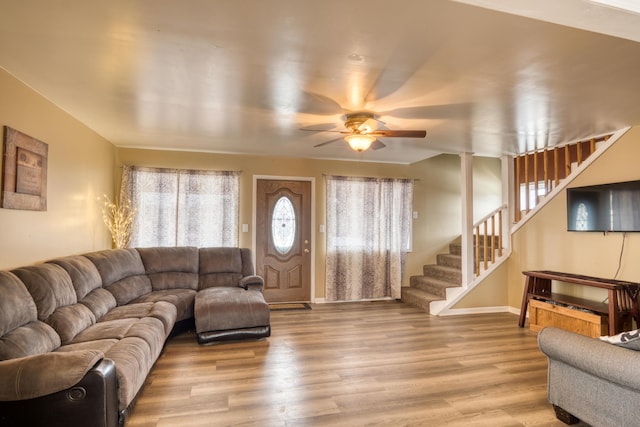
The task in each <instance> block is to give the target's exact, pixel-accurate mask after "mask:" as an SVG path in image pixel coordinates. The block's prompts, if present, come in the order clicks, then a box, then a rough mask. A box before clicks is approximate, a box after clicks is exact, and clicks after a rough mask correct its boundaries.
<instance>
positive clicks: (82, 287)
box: [49, 255, 116, 320]
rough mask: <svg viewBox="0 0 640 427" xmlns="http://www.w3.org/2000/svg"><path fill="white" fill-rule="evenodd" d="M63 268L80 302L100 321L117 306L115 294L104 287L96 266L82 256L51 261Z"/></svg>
mask: <svg viewBox="0 0 640 427" xmlns="http://www.w3.org/2000/svg"><path fill="white" fill-rule="evenodd" d="M49 262H50V263H52V264H57V265H59V266H60V267H62V268H63V269H64V270H65V271H66V272H67V273H68V274H69V277H71V283H72V284H73V287H74V289H75V290H76V296H77V298H78V302H79V303H81V304H84V305H86V306H87V307H89V310H91V311H92V312H93V314H94V316H95V318H96V320H100V319H101V318H102V317H103V316H104V315H105V314H107V313H108V312H109V311H110V310H111V309H113V308H114V307H115V306H116V299H115V297H114V296H113V294H112V293H111V292H109V291H107V290H106V289H104V288H103V287H102V278H101V277H100V273H99V272H98V269H97V268H96V266H95V264H94V263H92V262H91V261H89V259H88V258H86V257H84V256H82V255H73V256H69V257H64V258H56V259H53V260H51V261H49Z"/></svg>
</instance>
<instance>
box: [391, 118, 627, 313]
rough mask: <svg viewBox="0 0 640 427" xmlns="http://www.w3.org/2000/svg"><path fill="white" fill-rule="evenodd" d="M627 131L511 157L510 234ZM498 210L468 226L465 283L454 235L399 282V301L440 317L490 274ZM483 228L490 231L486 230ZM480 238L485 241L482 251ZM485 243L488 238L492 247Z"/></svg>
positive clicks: (499, 255)
mask: <svg viewBox="0 0 640 427" xmlns="http://www.w3.org/2000/svg"><path fill="white" fill-rule="evenodd" d="M627 130H628V128H626V129H621V130H619V131H616V132H615V133H613V134H609V135H604V136H601V137H597V138H591V139H590V140H587V141H578V142H574V143H570V144H567V145H565V146H563V147H562V148H560V147H556V148H554V149H553V150H542V151H540V152H535V153H525V154H523V155H521V156H518V157H516V158H515V159H514V163H515V164H514V167H515V174H514V175H515V190H516V191H514V193H515V194H513V199H514V200H515V202H514V205H515V218H511V219H509V218H505V220H507V221H511V220H514V222H515V224H512V226H511V231H510V232H513V231H514V230H517V229H518V228H519V227H520V226H522V225H523V223H524V222H526V221H527V220H528V219H529V218H530V217H531V216H532V215H533V213H534V211H535V210H537V209H539V208H542V206H544V205H545V204H546V202H547V201H548V200H550V199H552V198H553V197H554V196H555V195H556V194H558V193H559V192H560V191H563V190H564V188H565V187H566V186H567V185H568V183H570V182H571V181H572V180H573V178H575V177H576V176H577V175H578V174H579V173H580V172H581V171H582V170H583V169H584V168H586V167H587V166H588V165H589V164H590V163H592V162H593V161H594V160H595V158H597V157H598V156H599V155H600V154H602V153H603V152H604V151H606V149H607V148H608V147H610V146H611V145H612V144H613V143H614V142H615V141H616V140H617V139H618V138H620V137H621V136H622V135H624V133H625V132H626V131H627ZM593 154H596V155H593ZM587 158H588V160H587ZM523 189H524V190H523ZM532 194H535V197H531V195H532ZM502 209H505V210H506V207H501V208H499V209H498V210H496V211H495V212H494V213H491V214H490V215H489V216H487V217H486V218H485V219H484V220H482V221H480V222H479V223H478V224H475V225H474V230H475V234H474V236H473V242H474V243H473V244H474V254H475V255H474V258H475V259H474V263H475V264H474V268H473V270H474V277H473V278H471V280H470V281H469V283H462V256H461V254H462V247H461V243H460V239H458V240H457V241H455V242H453V243H451V244H450V245H449V253H446V254H438V255H437V257H436V264H432V265H425V266H424V267H423V274H422V276H412V277H411V278H410V280H409V286H404V287H402V289H401V299H402V301H403V302H406V303H408V304H411V305H413V306H416V307H418V308H420V309H422V310H424V311H425V312H426V313H428V314H431V311H432V307H431V303H432V302H436V303H435V304H434V307H433V313H434V314H435V315H440V314H441V313H442V312H443V310H445V311H446V310H448V309H450V308H451V306H453V305H454V304H455V303H456V302H457V301H459V300H460V299H461V298H462V297H464V295H466V294H467V293H468V292H469V291H470V290H471V289H473V287H475V286H476V285H478V284H479V283H480V282H481V281H482V280H483V278H484V277H486V274H487V273H489V272H490V270H491V268H490V265H498V264H497V263H498V262H503V260H505V259H506V258H508V256H509V253H508V252H505V253H504V254H503V248H502V247H501V246H500V245H499V243H500V242H501V236H500V235H499V233H500V231H498V235H496V233H495V229H496V228H497V230H500V229H501V228H502V227H501V223H502V217H501V215H502V214H501V213H499V211H500V210H502ZM496 217H497V218H498V219H497V220H496ZM496 222H497V223H498V224H497V225H496V224H495V223H496ZM489 224H490V225H489ZM481 225H482V228H483V230H484V232H483V233H482V232H481ZM489 228H490V229H491V231H488V229H489ZM507 240H508V239H507ZM475 242H480V247H476V245H475ZM483 242H487V246H488V247H487V249H486V250H485V249H484V245H483ZM490 242H493V245H491V243H490ZM480 261H482V262H480ZM448 289H450V291H447V290H448Z"/></svg>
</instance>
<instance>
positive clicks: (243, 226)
mask: <svg viewBox="0 0 640 427" xmlns="http://www.w3.org/2000/svg"><path fill="white" fill-rule="evenodd" d="M242 232H243V233H248V232H249V224H242Z"/></svg>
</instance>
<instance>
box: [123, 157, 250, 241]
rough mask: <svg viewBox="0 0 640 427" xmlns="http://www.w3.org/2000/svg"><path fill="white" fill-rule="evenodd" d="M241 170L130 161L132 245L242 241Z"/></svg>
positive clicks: (126, 187) (127, 186)
mask: <svg viewBox="0 0 640 427" xmlns="http://www.w3.org/2000/svg"><path fill="white" fill-rule="evenodd" d="M238 188H239V174H238V173H237V172H216V171H195V170H180V169H159V168H144V167H135V166H131V167H125V168H124V170H123V174H122V190H121V197H129V199H130V200H131V205H132V206H133V207H134V208H135V209H136V218H135V221H134V226H133V235H132V237H131V246H135V247H151V246H197V247H212V246H230V247H235V246H238V209H239V208H238V206H239V202H238Z"/></svg>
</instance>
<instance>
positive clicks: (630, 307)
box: [518, 271, 640, 335]
mask: <svg viewBox="0 0 640 427" xmlns="http://www.w3.org/2000/svg"><path fill="white" fill-rule="evenodd" d="M522 274H524V275H525V276H526V283H525V288H524V293H523V295H522V307H521V308H520V321H519V323H518V326H520V327H521V328H522V327H524V322H525V317H526V314H527V307H528V306H529V300H530V299H531V298H535V299H537V300H542V301H553V302H556V303H559V304H562V305H567V306H573V307H576V308H581V309H586V310H590V311H592V312H594V313H598V314H602V315H607V316H608V321H609V335H614V334H617V333H619V332H622V331H623V330H622V325H623V321H624V320H625V318H629V317H630V316H636V322H637V321H638V318H637V314H638V298H637V296H638V289H640V283H634V282H624V281H621V280H610V279H601V278H598V277H589V276H580V275H577V274H570V273H559V272H557V271H523V272H522ZM552 280H556V281H559V282H564V283H572V284H576V285H581V286H591V287H595V288H601V289H606V290H607V292H608V302H607V303H604V302H598V301H591V300H587V299H584V298H577V297H572V296H570V295H564V294H560V293H554V292H552V290H551V281H552Z"/></svg>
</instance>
